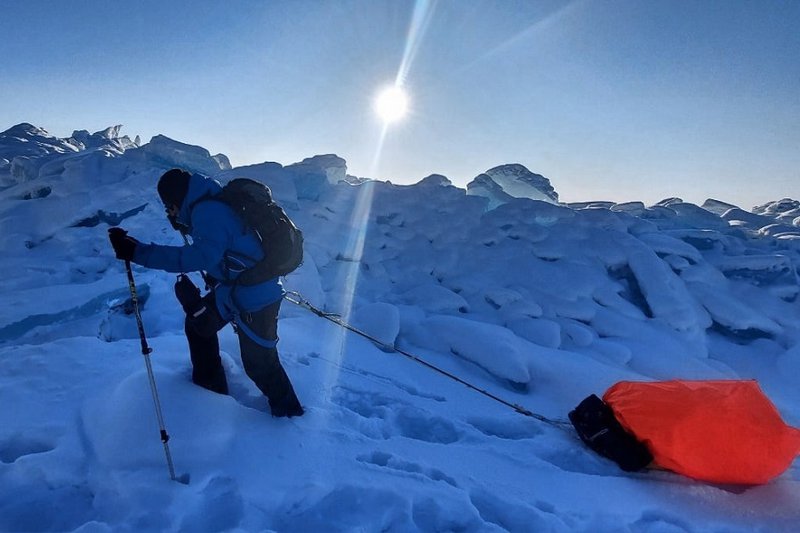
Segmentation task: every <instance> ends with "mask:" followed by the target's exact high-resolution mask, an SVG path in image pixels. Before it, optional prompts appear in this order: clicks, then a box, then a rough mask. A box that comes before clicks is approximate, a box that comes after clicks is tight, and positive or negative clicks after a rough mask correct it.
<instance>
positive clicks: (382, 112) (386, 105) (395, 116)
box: [374, 85, 408, 124]
mask: <svg viewBox="0 0 800 533" xmlns="http://www.w3.org/2000/svg"><path fill="white" fill-rule="evenodd" d="M374 107H375V112H376V113H377V114H378V116H379V117H380V118H381V119H382V120H383V121H384V122H385V123H387V124H388V123H389V122H397V121H398V120H401V119H402V118H403V117H404V116H405V115H406V113H407V112H408V95H407V94H406V92H405V91H404V90H403V89H402V88H400V87H398V86H396V85H395V86H392V87H388V88H386V89H384V90H382V91H381V92H380V93H379V94H378V97H377V98H376V99H375V106H374Z"/></svg>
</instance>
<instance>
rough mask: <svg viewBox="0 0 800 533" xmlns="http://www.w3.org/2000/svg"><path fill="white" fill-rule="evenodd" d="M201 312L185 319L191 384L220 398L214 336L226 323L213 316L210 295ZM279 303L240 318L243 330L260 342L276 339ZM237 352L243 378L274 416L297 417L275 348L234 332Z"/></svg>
mask: <svg viewBox="0 0 800 533" xmlns="http://www.w3.org/2000/svg"><path fill="white" fill-rule="evenodd" d="M203 303H204V304H205V308H206V309H205V311H204V312H202V313H200V314H199V315H198V316H196V317H191V316H187V317H186V324H185V330H186V339H187V340H188V341H189V353H190V355H191V358H192V381H193V382H194V383H196V384H197V385H200V386H201V387H205V388H206V389H209V390H211V391H214V392H218V393H220V394H228V382H227V380H226V378H225V370H224V369H223V368H222V360H221V359H220V356H219V339H218V337H217V332H218V331H219V330H220V329H222V328H223V327H224V326H225V325H226V324H227V322H226V321H224V320H223V319H222V318H221V317H220V315H219V313H218V312H217V307H216V303H215V302H214V293H213V292H211V293H209V294H207V295H206V296H205V297H204V298H203ZM280 307H281V302H280V300H279V301H277V302H275V303H274V304H272V305H269V306H267V307H265V308H264V309H261V310H259V311H256V312H254V313H244V314H243V315H242V317H241V319H242V320H244V321H245V322H246V323H247V327H248V328H249V329H251V330H252V331H253V333H255V334H256V335H258V336H259V337H260V338H262V339H269V340H272V339H277V338H278V311H279V310H280ZM237 333H238V336H239V351H240V352H241V357H242V364H243V365H244V371H245V373H246V374H247V376H248V377H249V378H250V379H251V380H253V383H255V384H256V386H257V387H258V388H259V389H260V390H261V392H263V393H264V395H265V396H266V397H267V399H268V401H269V406H270V409H271V411H272V414H273V415H274V416H299V415H301V414H303V409H302V407H301V406H300V402H299V401H298V399H297V395H296V394H295V392H294V387H292V382H291V381H290V380H289V376H288V375H286V371H285V370H284V368H283V365H281V361H280V359H279V358H278V350H277V349H276V348H266V347H264V346H261V345H260V344H258V343H257V342H255V341H254V340H253V339H251V338H250V337H248V336H247V335H246V334H245V333H244V332H243V331H242V329H241V328H237Z"/></svg>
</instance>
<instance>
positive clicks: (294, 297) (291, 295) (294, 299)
mask: <svg viewBox="0 0 800 533" xmlns="http://www.w3.org/2000/svg"><path fill="white" fill-rule="evenodd" d="M284 298H285V299H286V300H288V301H289V302H291V303H293V304H295V305H298V306H300V307H302V308H304V309H307V310H308V311H311V312H312V313H314V314H315V315H317V316H318V317H320V318H324V319H325V320H330V321H331V322H333V323H334V324H337V325H339V326H341V327H343V328H345V329H346V330H349V331H352V332H353V333H355V334H357V335H360V336H362V337H364V338H365V339H368V340H370V341H371V342H373V343H375V344H376V345H377V346H378V347H379V348H381V349H382V350H384V351H387V352H394V353H399V354H400V355H403V356H405V357H407V358H409V359H411V360H412V361H415V362H417V363H419V364H421V365H423V366H425V367H427V368H429V369H430V370H433V371H434V372H438V373H439V374H442V375H443V376H446V377H448V378H450V379H452V380H453V381H456V382H458V383H460V384H462V385H464V386H465V387H467V388H469V389H471V390H473V391H475V392H477V393H479V394H482V395H484V396H486V397H487V398H490V399H492V400H494V401H496V402H499V403H501V404H503V405H505V406H506V407H510V408H511V409H513V410H514V411H516V412H517V413H519V414H521V415H524V416H527V417H530V418H534V419H536V420H539V421H540V422H544V423H545V424H549V425H551V426H553V427H557V428H561V429H563V428H564V427H565V426H569V425H570V423H569V422H567V421H565V420H553V419H551V418H548V417H546V416H544V415H540V414H538V413H534V412H533V411H530V410H528V409H525V408H524V407H522V406H521V405H519V404H516V403H512V402H509V401H507V400H504V399H502V398H500V397H499V396H496V395H494V394H492V393H491V392H489V391H487V390H485V389H481V388H480V387H477V386H475V385H473V384H471V383H469V382H468V381H465V380H463V379H461V378H460V377H458V376H456V375H455V374H451V373H450V372H448V371H446V370H443V369H442V368H439V367H438V366H436V365H434V364H431V363H429V362H427V361H425V360H424V359H421V358H420V357H418V356H416V355H414V354H412V353H409V352H407V351H405V350H402V349H400V348H397V347H396V346H394V345H392V344H386V343H385V342H383V341H381V340H379V339H377V338H375V337H373V336H372V335H370V334H368V333H365V332H363V331H361V330H360V329H358V328H356V327H354V326H352V325H350V324H348V323H347V322H345V321H344V320H342V317H341V316H339V315H337V314H335V313H326V312H325V311H322V310H321V309H319V308H317V307H315V306H314V305H312V304H311V302H309V301H308V300H306V299H305V298H304V297H303V295H302V294H300V293H299V292H296V291H287V293H286V295H285V297H284Z"/></svg>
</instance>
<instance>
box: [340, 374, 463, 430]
mask: <svg viewBox="0 0 800 533" xmlns="http://www.w3.org/2000/svg"><path fill="white" fill-rule="evenodd" d="M331 399H332V401H333V402H334V403H335V404H337V405H339V406H341V407H343V408H345V409H346V410H347V411H350V412H352V413H355V414H356V415H357V417H356V419H355V423H356V425H357V427H358V429H359V430H360V431H361V432H362V433H363V434H364V435H365V436H367V437H370V438H382V439H389V438H392V437H397V436H400V437H406V438H409V439H414V440H420V441H424V442H431V443H441V444H450V443H453V442H456V441H458V440H461V438H462V437H463V435H464V432H463V430H462V429H461V428H458V427H456V425H455V424H454V423H453V422H451V421H450V420H448V419H446V418H442V417H440V416H436V415H432V414H431V413H429V412H428V411H425V410H423V409H420V408H419V407H415V406H412V405H408V404H406V403H405V402H402V401H400V400H397V399H394V398H389V397H387V396H384V395H382V394H378V393H373V392H367V391H357V390H354V389H349V388H347V387H338V388H337V389H336V390H335V391H334V394H333V396H332V398H331Z"/></svg>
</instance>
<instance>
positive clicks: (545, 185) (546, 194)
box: [467, 164, 558, 209]
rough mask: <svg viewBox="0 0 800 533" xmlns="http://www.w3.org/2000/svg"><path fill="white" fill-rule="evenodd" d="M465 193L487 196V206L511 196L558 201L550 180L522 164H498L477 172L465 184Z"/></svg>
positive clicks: (496, 203) (491, 206) (492, 206)
mask: <svg viewBox="0 0 800 533" xmlns="http://www.w3.org/2000/svg"><path fill="white" fill-rule="evenodd" d="M467 194H472V195H477V196H485V197H487V198H489V208H490V209H492V208H494V207H495V206H497V205H499V204H501V203H505V202H507V201H508V199H509V197H511V198H530V199H531V200H543V201H545V202H550V203H558V193H557V192H556V191H555V189H553V186H552V185H551V184H550V180H549V179H547V178H545V177H544V176H542V175H540V174H534V173H533V172H531V171H530V170H528V169H527V168H525V167H524V166H523V165H520V164H510V165H500V166H498V167H494V168H491V169H489V170H487V171H486V172H484V173H482V174H479V175H478V176H476V177H475V179H474V180H472V181H471V182H470V183H468V184H467Z"/></svg>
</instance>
